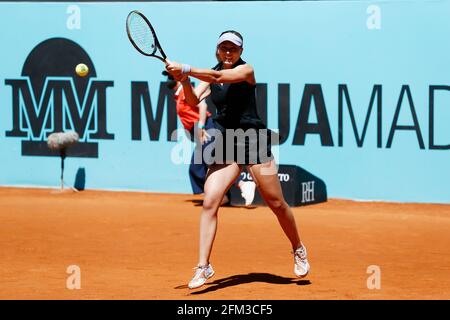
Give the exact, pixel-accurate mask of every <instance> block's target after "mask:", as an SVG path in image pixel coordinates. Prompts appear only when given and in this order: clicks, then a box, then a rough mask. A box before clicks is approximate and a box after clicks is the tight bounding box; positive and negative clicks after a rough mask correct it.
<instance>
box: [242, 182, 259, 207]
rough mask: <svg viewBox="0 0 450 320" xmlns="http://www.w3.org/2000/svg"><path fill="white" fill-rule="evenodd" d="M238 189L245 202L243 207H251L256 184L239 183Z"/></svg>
mask: <svg viewBox="0 0 450 320" xmlns="http://www.w3.org/2000/svg"><path fill="white" fill-rule="evenodd" d="M239 188H240V189H241V196H242V198H244V200H245V206H249V205H251V204H252V202H253V199H254V198H255V189H256V184H255V183H254V182H253V181H241V182H240V183H239Z"/></svg>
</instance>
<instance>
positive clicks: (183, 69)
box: [181, 63, 191, 74]
mask: <svg viewBox="0 0 450 320" xmlns="http://www.w3.org/2000/svg"><path fill="white" fill-rule="evenodd" d="M189 72H191V66H190V65H188V64H184V63H183V64H182V65H181V73H182V74H185V73H189Z"/></svg>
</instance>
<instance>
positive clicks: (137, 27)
mask: <svg viewBox="0 0 450 320" xmlns="http://www.w3.org/2000/svg"><path fill="white" fill-rule="evenodd" d="M128 27H129V31H130V35H131V38H132V39H133V41H134V43H135V44H136V45H137V46H138V47H139V49H141V50H142V51H143V52H145V53H147V54H153V53H154V52H155V51H156V46H155V38H154V37H153V33H152V31H151V30H150V27H149V26H148V24H147V22H146V21H145V20H144V19H143V18H142V17H141V16H140V15H138V14H134V15H132V16H130V19H129V25H128Z"/></svg>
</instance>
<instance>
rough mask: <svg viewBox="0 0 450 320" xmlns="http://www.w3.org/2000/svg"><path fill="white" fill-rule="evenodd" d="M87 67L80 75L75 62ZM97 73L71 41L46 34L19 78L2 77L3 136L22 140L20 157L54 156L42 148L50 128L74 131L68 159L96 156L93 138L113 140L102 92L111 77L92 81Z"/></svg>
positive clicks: (44, 147) (54, 154)
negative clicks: (7, 106) (6, 104)
mask: <svg viewBox="0 0 450 320" xmlns="http://www.w3.org/2000/svg"><path fill="white" fill-rule="evenodd" d="M81 62H82V63H84V64H86V65H87V66H88V67H89V70H90V72H89V74H88V75H87V76H86V77H83V78H81V77H79V76H77V75H76V73H75V66H76V65H77V64H79V63H81ZM96 77H97V74H96V71H95V67H94V64H93V63H92V60H91V58H90V57H89V55H88V54H87V53H86V51H84V49H83V48H82V47H81V46H79V45H78V44H77V43H75V42H73V41H71V40H68V39H64V38H52V39H48V40H45V41H43V42H41V43H40V44H38V45H37V46H36V47H35V48H34V49H33V50H32V51H31V52H30V54H29V55H28V57H27V59H26V61H25V63H24V65H23V69H22V75H21V78H19V79H6V80H5V84H6V85H7V86H11V89H12V129H11V130H9V131H7V132H6V136H7V137H15V138H22V155H23V156H59V153H57V152H55V151H51V150H49V149H48V147H47V142H46V141H47V137H48V136H49V135H50V134H51V133H53V132H61V131H76V132H77V133H78V135H79V136H80V142H79V143H78V144H76V145H75V146H73V147H71V148H69V149H68V150H67V156H68V157H89V158H98V143H97V142H95V141H96V140H102V139H108V140H112V139H114V134H111V133H108V131H107V126H106V91H107V88H108V87H112V86H113V85H114V82H113V81H97V80H95V81H94V80H93V78H96Z"/></svg>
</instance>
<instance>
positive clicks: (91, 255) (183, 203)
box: [0, 188, 450, 300]
mask: <svg viewBox="0 0 450 320" xmlns="http://www.w3.org/2000/svg"><path fill="white" fill-rule="evenodd" d="M200 203H201V198H200V197H198V196H192V195H186V194H153V193H132V192H100V191H98V192H97V191H83V192H78V193H75V192H68V193H57V192H55V191H53V190H50V189H18V188H17V189H16V188H0V239H1V248H2V250H1V251H0V279H1V282H0V283H1V285H0V289H1V290H0V298H1V299H174V300H177V299H202V300H204V299H231V300H233V299H288V300H291V299H292V300H300V299H448V297H449V296H450V249H449V243H450V233H449V232H448V230H450V205H437V204H396V203H378V202H372V203H368V202H353V201H344V200H333V199H332V200H329V201H328V202H326V203H323V204H317V205H312V206H307V207H296V208H294V209H293V210H294V214H295V216H296V219H297V224H298V225H299V226H300V232H301V236H302V239H303V241H304V242H305V244H307V246H308V253H309V260H310V262H311V266H312V269H311V273H310V275H309V276H308V277H307V278H305V279H302V280H297V279H295V278H294V276H293V272H292V269H293V259H292V256H291V254H290V247H289V242H288V240H287V239H286V238H285V236H284V234H283V232H282V230H281V228H280V227H279V225H278V223H277V220H276V218H275V216H274V215H273V214H272V213H271V211H270V210H269V209H268V208H265V207H258V208H251V209H249V208H238V207H223V208H221V209H220V212H219V224H220V226H219V229H218V234H217V238H216V242H215V247H214V250H213V254H212V260H211V262H212V264H213V266H214V268H215V271H216V275H215V276H214V277H213V278H212V279H210V280H209V282H208V283H207V285H205V286H204V287H202V288H200V289H197V290H194V291H190V290H189V289H187V286H186V284H187V282H188V281H189V280H190V278H191V276H192V274H193V270H192V268H193V267H194V266H195V265H196V262H197V239H198V234H197V233H198V217H199V213H200V209H201V206H200V205H201V204H200ZM70 265H77V266H79V267H80V270H81V289H74V290H69V289H67V288H66V280H67V278H68V277H69V276H70V275H69V274H68V273H66V270H67V267H68V266H70ZM371 265H376V266H379V267H380V270H381V288H380V289H368V287H367V279H368V277H370V276H371V275H370V274H368V273H367V268H368V267H369V266H371Z"/></svg>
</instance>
